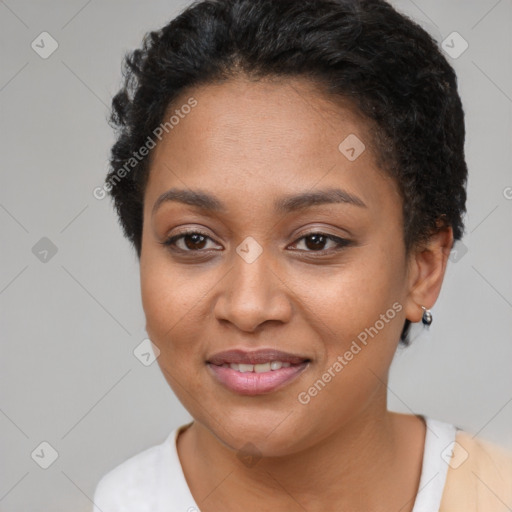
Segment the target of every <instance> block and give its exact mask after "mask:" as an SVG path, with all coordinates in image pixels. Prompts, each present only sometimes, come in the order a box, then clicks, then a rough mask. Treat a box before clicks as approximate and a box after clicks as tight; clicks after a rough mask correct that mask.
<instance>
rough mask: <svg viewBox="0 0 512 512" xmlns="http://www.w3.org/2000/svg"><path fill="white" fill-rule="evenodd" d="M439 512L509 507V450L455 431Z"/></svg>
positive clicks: (511, 487) (511, 466)
mask: <svg viewBox="0 0 512 512" xmlns="http://www.w3.org/2000/svg"><path fill="white" fill-rule="evenodd" d="M447 462H448V465H449V468H448V473H447V476H446V484H445V490H444V493H443V500H442V502H441V509H440V512H445V511H446V512H448V511H449V512H458V511H460V512H463V511H464V512H470V511H478V512H480V511H485V512H505V511H509V510H511V509H512V451H511V450H508V449H506V448H503V447H502V446H499V445H497V444H495V443H493V442H490V441H487V440H484V439H481V438H478V437H475V436H472V435H471V434H470V433H469V432H466V431H464V430H459V431H458V432H457V436H456V438H455V442H454V443H453V447H452V453H451V458H450V459H449V460H448V461H447Z"/></svg>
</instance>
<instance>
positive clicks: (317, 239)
mask: <svg viewBox="0 0 512 512" xmlns="http://www.w3.org/2000/svg"><path fill="white" fill-rule="evenodd" d="M308 240H314V242H313V244H312V245H311V247H310V246H309V244H308V242H307V241H308ZM324 244H325V236H323V235H309V236H308V237H307V238H306V246H307V247H308V249H318V248H322V246H323V245H324Z"/></svg>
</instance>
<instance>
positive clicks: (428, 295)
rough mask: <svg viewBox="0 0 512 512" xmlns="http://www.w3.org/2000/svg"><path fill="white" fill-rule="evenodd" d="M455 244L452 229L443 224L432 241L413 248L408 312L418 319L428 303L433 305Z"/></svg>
mask: <svg viewBox="0 0 512 512" xmlns="http://www.w3.org/2000/svg"><path fill="white" fill-rule="evenodd" d="M452 246H453V229H452V228H451V226H449V227H445V228H442V229H441V230H440V231H439V232H437V233H435V234H433V235H432V236H431V238H430V239H429V241H428V242H427V243H425V244H423V245H422V246H421V247H418V248H417V249H415V250H414V249H413V251H412V253H411V255H410V259H409V268H408V291H409V292H408V295H407V301H406V305H405V316H406V318H407V319H408V320H410V321H411V322H419V321H420V320H421V317H422V316H423V309H422V307H421V306H425V307H426V308H427V309H430V308H431V307H432V306H433V305H434V304H435V302H436V300H437V297H438V296H439V293H440V291H441V285H442V284H443V279H444V273H445V270H446V265H447V262H448V256H449V255H450V251H451V249H452Z"/></svg>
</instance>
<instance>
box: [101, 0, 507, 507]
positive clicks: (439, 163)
mask: <svg viewBox="0 0 512 512" xmlns="http://www.w3.org/2000/svg"><path fill="white" fill-rule="evenodd" d="M112 121H113V124H114V126H115V127H116V128H117V136H118V138H117V141H116V143H115V145H114V146H113V149H112V158H111V170H110V173H109V175H108V177H107V180H106V184H105V188H106V190H108V192H110V194H111V196H112V197H113V199H114V202H115V207H116V209H117V212H118V214H119V218H120V222H121V225H122V227H123V230H124V233H125V235H126V236H127V237H128V239H129V240H130V241H131V242H132V244H133V246H134V248H135V250H136V252H137V255H138V257H139V260H140V279H141V290H142V302H143V308H144V312H145V315H146V330H147V332H148V335H149V338H150V339H151V340H152V342H153V344H154V346H155V352H156V355H158V363H159V365H160V368H161V370H162V372H163V374H164V376H165V378H166V380H167V382H168V383H169V385H170V386H171V388H172V389H173V391H174V392H175V394H176V395H177V396H178V398H179V399H180V401H181V402H182V404H183V405H184V407H185V408H186V409H187V410H188V411H189V413H190V414H191V416H192V417H193V421H192V422H191V423H189V424H187V425H183V426H181V427H180V428H178V429H176V430H174V431H173V432H172V433H171V434H170V435H169V437H168V438H167V439H166V440H165V442H164V443H162V444H161V445H158V446H154V447H152V448H149V449H148V450H146V451H144V452H142V453H140V454H138V455H136V456H134V457H132V458H131V459H129V460H128V461H125V462H124V463H123V464H121V465H120V466H118V467H117V468H115V469H113V470H112V471H111V472H109V473H108V474H107V475H105V476H104V477H103V479H102V480H101V481H100V483H99V484H98V487H97V489H96V493H95V496H94V502H95V505H96V507H97V508H96V510H101V511H102V512H108V511H114V510H115V511H132V510H133V511H137V512H141V511H145V510H148V511H149V510H151V511H163V510H167V511H169V510H172V511H184V512H185V511H195V510H201V511H202V512H211V511H223V512H226V511H232V510H238V509H239V508H240V507H243V508H244V509H245V510H247V511H250V512H252V511H261V510H285V511H295V510H297V511H304V510H307V511H309V512H314V511H320V510H333V511H334V510H336V511H338V510H350V511H369V510H372V511H381V510H382V511H390V510H397V511H398V510H400V511H402V512H411V511H413V512H420V511H435V510H441V511H443V512H444V511H446V512H448V511H449V512H453V511H455V510H461V511H462V510H464V511H465V512H467V511H472V510H479V511H484V510H485V511H486V512H489V511H498V510H499V511H501V510H508V508H507V507H512V484H511V482H512V456H511V455H510V454H508V453H505V452H504V451H502V450H501V449H500V448H499V447H497V446H495V445H492V444H491V443H488V442H487V441H483V440H480V439H473V438H472V437H471V436H470V435H469V434H468V433H466V432H464V431H462V430H460V429H458V428H457V427H455V426H454V425H452V424H448V423H445V422H442V421H440V420H436V419H433V418H429V417H426V416H422V415H413V414H398V413H394V412H391V411H388V410H387V396H386V392H387V380H388V374H389V367H390V365H391V362H392V359H393V356H394V353H395V351H396V348H397V345H398V343H402V344H404V345H407V344H408V343H409V341H410V340H409V337H408V336H409V328H410V324H411V323H412V322H420V321H421V322H422V323H423V324H425V325H427V326H428V325H429V324H430V323H431V322H432V314H431V313H430V308H431V307H432V306H433V305H434V303H435V301H436V299H437V297H438V295H439V293H440V289H441V285H442V282H443V278H444V274H445V270H446V265H447V258H448V255H449V253H450V250H451V249H452V246H453V243H454V241H456V240H460V238H461V237H462V235H463V231H464V227H463V222H462V216H463V214H464V212H465V201H466V192H465V184H466V179H467V167H466V163H465V159H464V135H465V132H464V114H463V109H462V105H461V101H460V98H459V95H458V92H457V80H456V76H455V73H454V71H453V69H452V68H451V66H450V65H449V64H448V63H447V61H446V59H445V58H444V57H443V55H442V54H441V53H440V51H439V50H438V48H437V45H436V43H435V42H434V41H433V40H432V38H431V37H430V36H429V35H428V34H427V33H426V32H425V31H424V30H423V29H421V28H420V27H419V26H418V25H416V24H415V23H413V22H412V21H410V20H409V19H407V18H405V17H404V16H402V15H400V14H399V13H397V12H396V11H395V10H394V9H393V8H392V7H391V6H390V5H389V4H387V3H386V2H384V1H383V0H362V1H348V0H315V1H312V0H306V1H304V0H303V1H301V2H292V1H285V0H277V1H276V0H205V1H201V2H198V3H195V4H193V5H192V6H191V7H189V8H188V9H187V10H185V11H184V12H183V13H182V14H181V15H179V16H178V17H177V18H176V19H174V20H172V21H171V22H170V23H169V24H168V25H167V26H165V27H164V28H162V29H161V30H158V31H155V32H152V33H150V34H149V35H148V36H147V37H146V38H145V41H144V45H143V48H142V49H140V50H136V51H135V52H133V54H131V55H129V56H128V57H127V60H126V66H125V84H124V87H123V89H122V90H121V91H120V92H119V93H118V94H117V95H116V96H115V98H114V100H113V113H112Z"/></svg>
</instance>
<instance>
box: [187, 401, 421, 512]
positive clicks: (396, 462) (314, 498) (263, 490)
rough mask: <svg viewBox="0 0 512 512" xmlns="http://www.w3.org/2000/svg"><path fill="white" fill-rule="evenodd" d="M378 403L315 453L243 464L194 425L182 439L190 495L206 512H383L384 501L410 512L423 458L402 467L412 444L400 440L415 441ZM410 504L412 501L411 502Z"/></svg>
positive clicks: (317, 446) (318, 446)
mask: <svg viewBox="0 0 512 512" xmlns="http://www.w3.org/2000/svg"><path fill="white" fill-rule="evenodd" d="M380 404H381V405H380V407H375V406H374V407H368V408H367V409H365V410H364V411H362V412H361V413H360V414H359V415H357V416H356V417H354V418H353V419H351V420H350V421H349V422H347V423H346V424H344V425H343V426H342V427H340V428H339V429H337V430H335V431H334V432H332V433H331V434H330V435H328V436H327V437H325V438H324V439H322V440H321V441H319V442H317V443H315V445H314V446H312V447H310V448H307V449H305V450H301V451H298V452H295V453H292V454H289V455H286V456H280V457H271V456H266V457H263V458H261V459H259V460H257V462H256V463H255V464H254V465H244V464H243V463H241V461H240V460H239V459H238V458H237V456H236V453H235V452H233V450H231V449H229V448H228V447H226V446H225V445H224V444H222V443H221V442H220V441H219V440H218V439H217V438H216V437H215V436H214V435H213V434H212V433H211V432H210V431H209V430H208V429H207V428H206V427H204V426H203V425H202V424H200V423H198V422H194V423H193V425H192V426H191V427H190V428H189V429H188V430H187V431H186V432H184V434H183V435H182V436H180V438H179V442H178V452H179V453H180V458H181V461H182V466H183V469H184V472H185V476H186V478H187V482H188V484H189V487H190V489H191V492H192V494H193V495H194V497H195V498H196V501H197V502H198V505H199V506H200V507H201V510H202V511H204V512H208V511H209V510H218V509H222V510H224V511H226V512H227V511H230V510H232V509H233V510H234V509H235V507H236V508H237V509H239V508H240V507H239V506H240V504H241V503H243V507H244V510H245V512H252V511H253V510H254V511H256V510H258V511H260V510H262V509H265V510H266V509H270V508H271V507H272V508H275V509H277V510H290V511H292V510H297V511H299V510H300V511H304V510H308V512H315V511H323V510H341V509H347V510H353V511H356V510H381V509H382V507H383V504H384V503H386V504H389V505H390V506H393V505H394V504H398V506H397V507H396V509H397V510H398V509H400V510H401V512H407V511H408V510H412V504H413V502H414V496H415V493H416V490H417V484H418V481H419V473H420V472H421V460H422V458H421V457H420V459H418V458H417V457H416V458H415V459H414V461H413V464H412V465H411V464H409V465H406V464H404V458H407V455H408V457H409V459H410V460H412V458H413V457H414V456H413V455H411V454H410V449H411V446H412V445H413V444H414V443H412V441H411V442H406V443H405V444H408V449H405V450H404V443H403V442H401V441H402V440H403V439H404V436H405V438H407V436H409V439H412V438H411V437H410V434H409V433H408V432H407V430H405V429H404V428H403V426H404V423H403V422H402V421H398V417H399V416H402V418H400V420H402V419H404V415H397V414H396V413H392V412H389V411H387V408H386V397H385V396H384V400H383V401H381V402H380ZM414 419H415V418H414V417H412V420H414ZM410 420H411V417H409V425H411V421H410ZM417 424H418V423H417ZM409 430H410V429H409ZM416 432H419V431H418V430H416ZM421 455H422V452H421ZM411 470H414V471H413V473H415V474H412V475H411ZM418 472H419V473H418ZM403 479H405V480H407V482H405V483H404V481H403ZM404 487H408V494H407V493H406V492H404V490H403V488H404ZM319 490H321V493H320V492H319ZM405 496H408V497H409V498H406V499H404V497H405ZM407 499H410V500H411V501H410V503H409V504H408V505H407V504H406V501H407ZM404 505H405V506H404ZM384 509H385V508H384ZM387 509H388V510H390V509H391V508H390V507H388V508H387Z"/></svg>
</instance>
